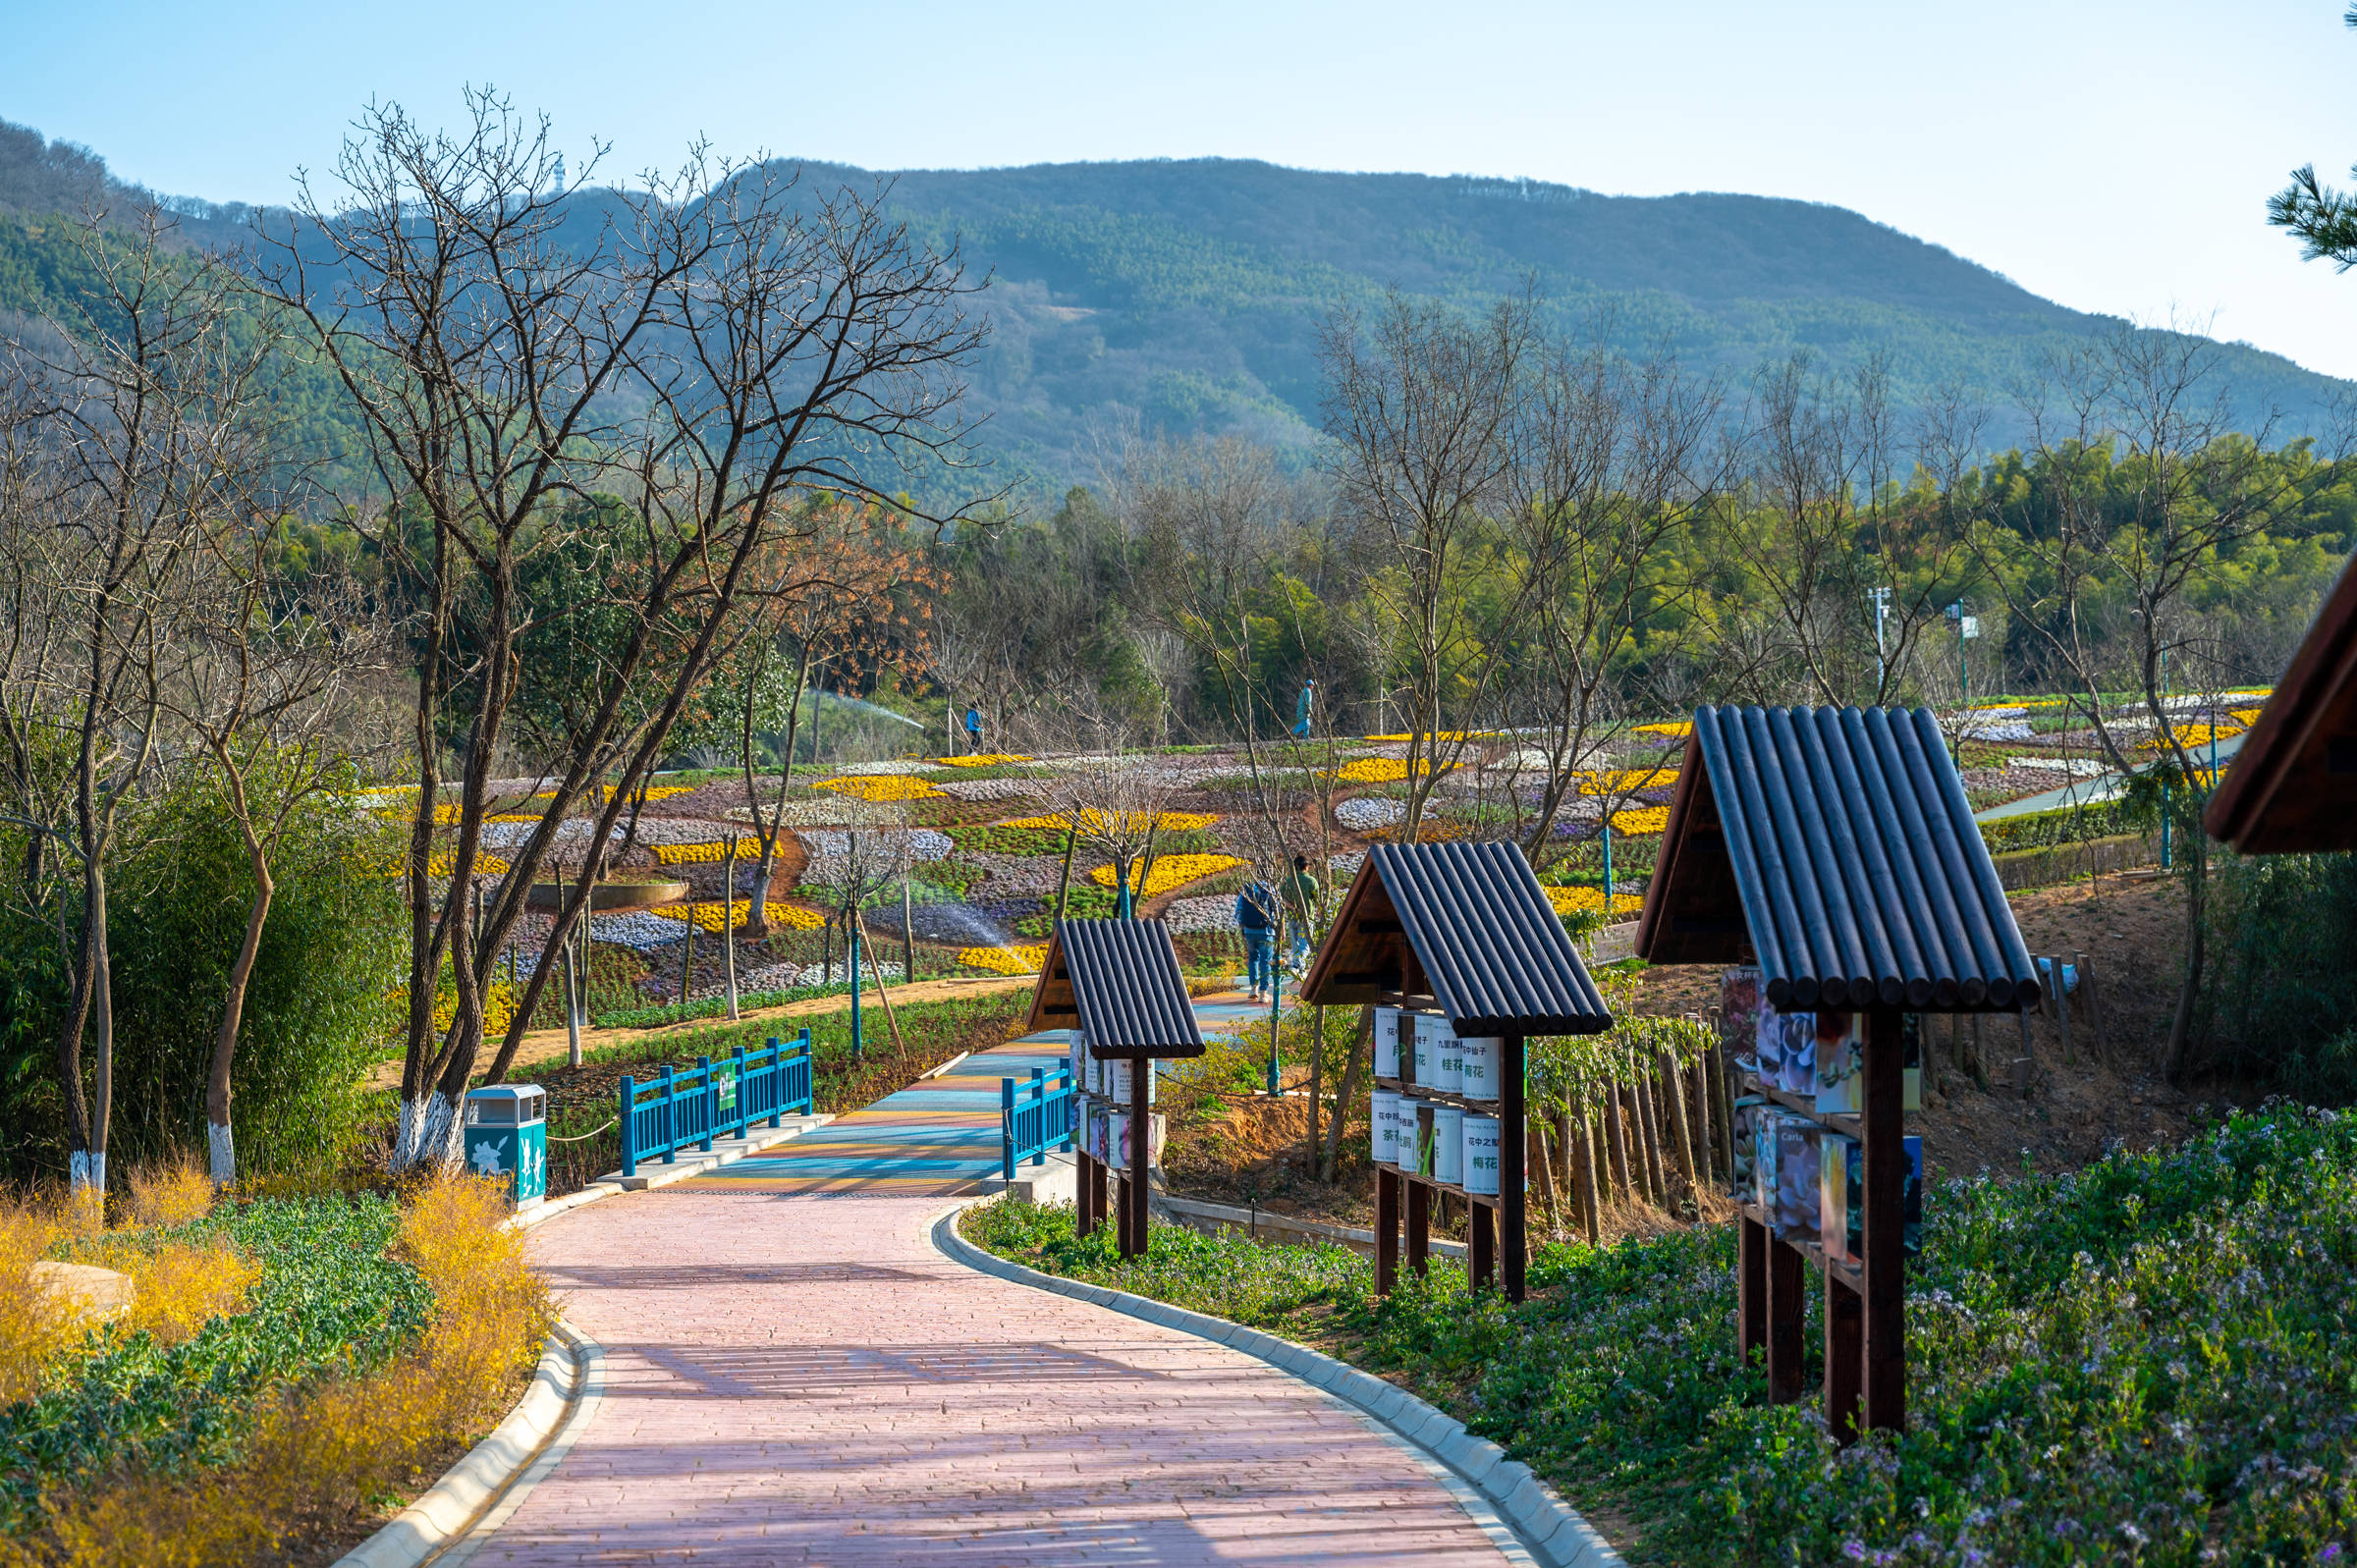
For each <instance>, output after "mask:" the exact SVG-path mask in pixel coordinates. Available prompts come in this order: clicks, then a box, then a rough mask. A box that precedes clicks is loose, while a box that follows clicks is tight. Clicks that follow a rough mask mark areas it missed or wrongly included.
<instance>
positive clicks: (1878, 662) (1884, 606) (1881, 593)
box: [1866, 588, 1891, 702]
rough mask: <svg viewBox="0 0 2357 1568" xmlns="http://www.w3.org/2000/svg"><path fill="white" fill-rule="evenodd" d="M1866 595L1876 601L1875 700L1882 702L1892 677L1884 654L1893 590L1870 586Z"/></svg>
mask: <svg viewBox="0 0 2357 1568" xmlns="http://www.w3.org/2000/svg"><path fill="white" fill-rule="evenodd" d="M1866 597H1867V598H1869V599H1871V600H1873V601H1874V700H1875V701H1877V702H1880V701H1882V700H1883V687H1884V685H1885V684H1886V683H1887V682H1888V681H1889V680H1890V678H1891V676H1890V670H1889V668H1888V666H1887V665H1886V664H1885V663H1884V654H1883V618H1884V617H1885V616H1887V615H1889V614H1890V613H1891V590H1890V589H1888V588H1869V589H1867V590H1866Z"/></svg>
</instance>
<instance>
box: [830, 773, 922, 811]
mask: <svg viewBox="0 0 2357 1568" xmlns="http://www.w3.org/2000/svg"><path fill="white" fill-rule="evenodd" d="M812 787H814V788H818V789H832V790H834V791H835V792H836V793H838V794H846V795H850V796H851V797H852V798H854V799H858V800H864V801H867V802H868V803H869V804H871V805H878V804H883V803H886V802H889V801H896V800H939V799H941V798H942V792H941V791H940V790H938V789H936V788H934V787H933V786H932V785H931V784H927V783H925V782H924V781H923V780H922V779H912V778H910V777H908V775H906V774H900V773H887V774H853V775H851V776H850V777H849V778H844V779H821V780H820V781H819V782H818V783H817V784H815V785H813V786H812Z"/></svg>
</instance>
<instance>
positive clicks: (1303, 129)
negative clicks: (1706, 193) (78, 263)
mask: <svg viewBox="0 0 2357 1568" xmlns="http://www.w3.org/2000/svg"><path fill="white" fill-rule="evenodd" d="M2340 9H2341V7H2340V3H2339V0H2321V3H2320V0H2296V3H2295V0H2234V3H2214V4H2206V5H2196V4H2181V3H2169V0H2147V3H2144V4H2129V3H2124V0H2119V3H2115V0H2045V3H2040V4H2033V3H2017V0H1990V3H1985V4H1980V5H1962V6H1959V5H1955V4H1949V5H1946V6H1932V5H1922V4H1914V3H1910V0H1885V3H1881V4H1871V5H1869V4H1835V3H1799V0H1787V3H1784V4H1781V5H1769V4H1762V3H1759V0H1752V3H1749V4H1723V3H1717V0H1711V3H1691V4H1674V3H1667V0H1654V3H1651V4H1639V3H1631V0H1624V3H1622V4H1617V5H1597V4H1585V3H1566V4H1555V5H1538V4H1527V5H1514V4H1490V5H1482V4H1463V3H1459V4H1455V5H1432V4H1424V5H1392V4H1370V3H1362V4H1357V5H1348V6H1341V5H1337V6H1295V5H1286V4H1281V3H1276V0H1263V3H1258V4H1229V3H1225V0H1216V3H1201V0H1198V3H1196V4H1192V5H1188V6H1185V7H1165V8H1158V9H1152V10H1149V9H1146V8H1140V7H1134V6H1119V5H1116V6H1105V5H1101V4H1100V5H1089V6H1070V5H1049V4H1002V5H973V4H963V5H955V6H952V5H925V4H908V3H866V4H853V5H844V4H840V3H837V4H829V5H823V6H820V5H803V4H793V5H758V4H747V3H739V0H705V3H702V4H698V5H694V6H686V7H669V6H656V5H646V4H637V5H622V4H614V3H610V0H575V3H572V4H568V5H565V6H562V7H556V6H543V5H533V4H521V3H514V0H511V3H505V4H492V3H486V0H474V3H470V4H464V5H462V4H452V3H446V0H405V3H403V4H401V5H398V6H394V5H386V4H383V3H382V0H379V3H377V4H372V5H369V6H365V7H362V6H354V5H342V4H332V3H313V4H292V3H285V0H256V3H247V4H240V5H235V6H231V5H222V4H218V3H216V4H213V5H209V6H203V5H195V4H188V3H181V4H161V3H108V0H80V3H77V4H72V5H66V4H58V3H56V0H0V24H4V30H0V36H5V37H6V38H7V40H8V42H7V45H6V47H5V48H4V49H0V117H5V118H7V119H11V120H15V121H18V122H21V123H25V124H29V125H32V126H35V127H37V128H39V129H40V130H41V131H43V132H45V133H47V134H48V135H53V136H66V137H70V138H72V139H74V140H78V141H82V142H84V143H87V144H88V145H90V146H92V147H94V148H96V149H97V150H98V151H100V152H101V153H103V154H104V155H105V156H106V157H107V159H108V161H109V162H110V163H111V164H112V165H113V167H114V168H115V169H116V170H117V172H118V173H120V174H122V175H125V176H127V177H129V178H132V179H136V180H139V181H143V182H145V183H146V184H148V185H150V186H153V187H154V188H156V189H160V190H165V191H172V192H179V193H186V194H192V195H203V196H210V197H213V198H215V199H233V198H234V199H243V200H277V199H283V198H284V197H285V195H286V194H287V191H288V190H289V189H290V184H291V181H292V179H293V177H294V175H295V172H296V170H297V169H298V168H299V167H302V166H308V167H310V168H312V169H314V170H318V169H325V168H327V167H330V166H331V165H332V164H333V161H334V155H335V150H336V146H337V143H338V141H339V139H340V137H341V135H342V134H343V131H344V128H345V126H346V124H347V122H348V121H349V120H350V118H351V116H352V113H353V111H354V110H355V109H356V107H357V106H358V105H360V104H361V103H363V102H365V101H366V100H367V99H368V98H370V97H371V96H372V95H373V96H379V97H387V98H394V99H398V100H400V101H402V102H404V103H406V104H408V105H409V106H410V107H411V110H412V111H414V112H416V113H418V114H419V115H420V117H421V118H427V119H434V118H450V117H454V116H455V115H456V114H457V112H458V109H459V93H460V88H461V86H462V85H463V84H464V83H466V82H470V81H472V82H483V81H490V82H496V83H497V84H498V85H500V86H502V87H504V88H506V89H508V90H509V91H510V92H511V93H512V94H513V95H514V97H515V98H516V100H517V101H518V102H519V103H520V104H521V105H525V106H529V107H535V108H539V109H543V110H546V111H547V112H548V113H550V114H551V115H552V116H553V117H554V118H555V121H556V124H557V129H558V133H559V135H560V136H561V138H563V140H564V141H565V142H566V143H567V144H569V145H573V146H576V147H577V146H584V145H586V143H587V142H588V140H589V138H591V137H593V136H594V137H598V138H602V139H605V140H609V141H611V142H612V144H613V148H614V151H613V154H612V158H611V161H610V163H609V165H608V167H609V168H610V169H611V170H614V171H616V172H619V173H623V174H627V173H629V172H631V171H634V170H638V169H641V168H644V167H645V166H647V165H648V164H649V163H654V162H662V161H666V160H669V159H672V158H675V157H676V156H677V155H678V153H679V151H680V149H681V148H682V147H683V146H684V145H685V143H686V141H687V140H688V139H689V138H690V137H691V136H694V135H699V134H701V135H709V136H710V137H711V138H712V140H713V141H714V143H715V145H716V146H717V148H718V149H719V150H721V151H724V152H733V153H750V152H753V151H757V150H765V151H768V152H772V153H779V154H798V155H802V156H809V157H821V158H829V159H837V160H841V161H844V162H850V163H857V164H863V165H866V166H868V167H871V168H904V167H914V166H924V167H977V166H989V165H1005V164H1016V163H1033V162H1043V161H1061V160H1068V159H1085V158H1132V157H1153V156H1172V157H1188V156H1198V155H1205V154H1216V155H1221V156H1230V157H1257V158H1267V159H1270V160H1272V161H1275V162H1280V163H1288V164H1294V165H1300V166H1304V167H1313V168H1325V169H1384V170H1391V169H1397V170H1415V171H1421V172H1426V173H1433V174H1450V173H1478V174H1488V175H1501V176H1514V175H1520V176H1528V177H1532V178H1536V179H1545V180H1558V181H1562V182H1564V183H1566V184H1571V185H1578V186H1585V187H1588V188H1590V189H1599V190H1607V191H1614V192H1621V193H1629V194H1656V193H1662V192H1668V191H1676V190H1741V191H1752V192H1757V193H1761V194H1768V195H1780V196H1795V197H1801V198H1804V199H1809V200H1817V201H1828V202H1834V203H1837V204H1839V205H1842V206H1847V207H1853V208H1855V209H1857V210H1859V211H1861V212H1864V213H1866V214H1867V215H1869V216H1870V217H1873V218H1876V219H1879V220H1881V221H1883V222H1886V223H1889V224H1891V225H1893V226H1895V227H1897V228H1899V229H1902V230H1905V231H1907V232H1908V233H1911V234H1915V235H1920V236H1922V237H1923V238H1925V239H1928V240H1931V241H1934V242H1936V243H1941V244H1944V245H1946V246H1948V247H1949V248H1951V249H1953V250H1956V251H1957V252H1959V253H1961V254H1963V255H1966V256H1969V257H1971V258H1972V259H1974V260H1976V261H1979V262H1982V263H1984V264H1985V265H1988V266H1992V267H1995V268H1997V269H1998V270H2000V271H2001V272H2003V273H2005V274H2006V275H2007V276H2009V277H2011V278H2013V279H2014V280H2015V281H2017V282H2019V283H2021V284H2022V285H2024V286H2025V287H2027V288H2030V289H2033V290H2035V291H2037V292H2038V293H2040V294H2044V295H2047V296H2049V297H2054V298H2056V299H2059V300H2061V301H2062V302H2064V303H2066V304H2070V305H2074V306H2077V307H2079V308H2082V309H2089V310H2102V311H2107V312H2110V313H2114V314H2122V315H2133V316H2136V317H2138V318H2139V319H2143V320H2147V321H2161V320H2166V319H2168V318H2169V317H2170V316H2171V314H2172V313H2173V314H2174V315H2175V317H2176V318H2177V319H2179V320H2180V321H2185V322H2188V323H2191V324H2195V325H2202V324H2207V325H2208V326H2209V327H2210V329H2211V330H2213V331H2215V332H2216V333H2217V334H2218V335H2219V336H2220V337H2225V338H2239V339H2245V340H2248V341H2249V342H2252V343H2255V344H2258V345H2259V346H2261V347H2263V348H2267V349H2273V350H2275V351H2278V352H2281V353H2285V354H2288V355H2290V356H2291V357H2292V358H2294V359H2296V360H2298V361H2300V362H2301V363H2303V364H2306V365H2310V366H2312V367H2314V368H2316V369H2320V370H2327V371H2330V372H2333V373H2336V374H2340V375H2348V376H2357V274H2353V275H2351V276H2349V277H2346V278H2340V277H2336V276H2334V275H2333V273H2332V272H2331V270H2330V268H2329V267H2326V266H2323V265H2320V264H2317V263H2306V264H2303V263H2301V262H2300V261H2299V259H2298V255H2297V251H2296V249H2295V248H2294V246H2293V245H2292V243H2290V242H2289V241H2287V240H2285V239H2283V238H2282V237H2281V236H2280V235H2278V234H2276V233H2275V232H2274V231H2272V230H2270V229H2268V228H2267V227H2266V225H2265V223H2264V221H2263V218H2262V209H2263V203H2264V201H2265V199H2266V197H2267V195H2268V193H2269V192H2270V191H2272V190H2274V189H2275V188H2277V187H2278V186H2280V185H2281V184H2282V183H2283V177H2284V174H2285V172H2286V171H2287V170H2288V169H2290V168H2291V167H2292V166H2294V165H2295V164H2300V163H2306V162H2310V161H2314V162H2315V163H2316V164H2318V166H2319V167H2320V168H2323V169H2326V170H2329V171H2331V172H2333V173H2335V174H2338V175H2342V176H2343V177H2344V179H2345V171H2346V169H2347V166H2348V165H2349V164H2350V163H2351V162H2352V161H2357V103H2353V102H2352V100H2351V94H2350V92H2349V90H2348V87H2349V83H2350V82H2351V81H2352V78H2353V75H2357V32H2351V31H2349V30H2348V29H2347V28H2345V27H2343V26H2342V25H2341V21H2340Z"/></svg>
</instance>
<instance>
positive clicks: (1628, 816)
mask: <svg viewBox="0 0 2357 1568" xmlns="http://www.w3.org/2000/svg"><path fill="white" fill-rule="evenodd" d="M1669 826H1670V808H1669V807H1668V806H1631V807H1629V808H1628V810H1626V811H1616V812H1614V813H1613V832H1615V833H1623V834H1627V835H1628V836H1630V837H1631V838H1644V837H1645V836H1646V835H1647V834H1654V833H1660V832H1661V831H1662V830H1663V829H1664V828H1667V827H1669Z"/></svg>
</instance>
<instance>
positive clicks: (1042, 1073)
mask: <svg viewBox="0 0 2357 1568" xmlns="http://www.w3.org/2000/svg"><path fill="white" fill-rule="evenodd" d="M1018 1088H1019V1089H1020V1090H1021V1091H1022V1093H1021V1094H1020V1096H1018V1095H1017V1094H1016V1093H1015V1091H1016V1090H1017V1089H1018ZM1077 1103H1078V1102H1077V1098H1076V1097H1075V1096H1074V1095H1073V1093H1072V1068H1071V1064H1070V1063H1069V1062H1067V1063H1066V1064H1064V1065H1063V1066H1061V1067H1057V1068H1055V1069H1054V1070H1053V1071H1050V1070H1049V1069H1047V1068H1043V1067H1034V1068H1032V1069H1031V1077H1030V1079H1029V1081H1028V1082H1025V1081H1024V1080H1021V1079H1017V1078H1001V1079H1000V1080H999V1169H1000V1172H1001V1174H1003V1175H1004V1176H1005V1177H1006V1178H1007V1179H1008V1180H1009V1181H1013V1180H1014V1167H1015V1166H1016V1165H1017V1164H1019V1163H1021V1162H1023V1161H1025V1160H1028V1161H1030V1162H1032V1163H1033V1164H1035V1165H1044V1164H1046V1163H1047V1162H1048V1151H1049V1150H1051V1149H1056V1148H1065V1149H1069V1148H1070V1147H1071V1146H1072V1108H1073V1106H1074V1105H1076V1104H1077Z"/></svg>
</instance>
